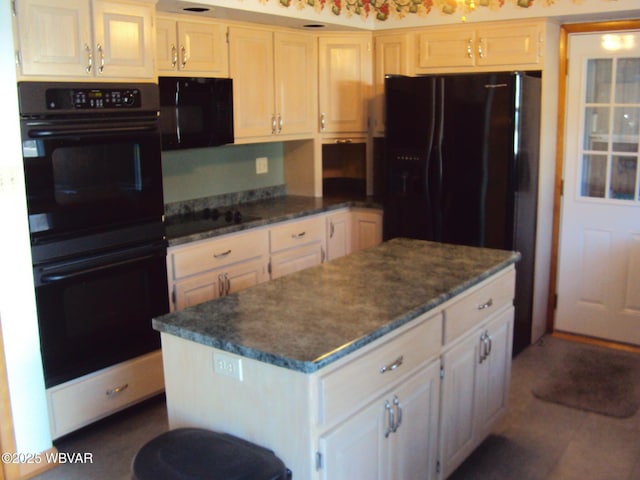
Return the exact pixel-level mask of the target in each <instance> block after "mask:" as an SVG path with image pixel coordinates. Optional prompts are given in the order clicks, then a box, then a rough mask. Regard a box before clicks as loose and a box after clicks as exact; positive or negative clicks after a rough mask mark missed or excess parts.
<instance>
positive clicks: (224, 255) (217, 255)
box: [213, 249, 231, 258]
mask: <svg viewBox="0 0 640 480" xmlns="http://www.w3.org/2000/svg"><path fill="white" fill-rule="evenodd" d="M230 253H231V249H229V250H227V251H226V252H222V253H214V254H213V258H220V257H226V256H227V255H229V254H230Z"/></svg>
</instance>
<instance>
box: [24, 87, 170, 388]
mask: <svg viewBox="0 0 640 480" xmlns="http://www.w3.org/2000/svg"><path fill="white" fill-rule="evenodd" d="M18 98H19V104H20V117H21V118H20V123H21V135H22V150H23V159H24V170H25V181H26V192H27V204H28V212H29V229H30V236H31V251H32V260H33V272H34V282H35V290H36V303H37V309H38V324H39V329H40V344H41V351H42V359H43V365H44V374H45V384H46V386H47V388H48V387H52V386H54V385H57V384H60V383H63V382H66V381H68V380H71V379H73V378H77V377H79V376H82V375H85V374H87V373H90V372H94V371H97V370H99V369H102V368H105V367H108V366H110V365H114V364H116V363H119V362H122V361H125V360H127V359H130V358H133V357H136V356H139V355H142V354H144V353H147V352H150V351H153V350H156V349H158V348H159V347H160V340H159V336H158V333H157V332H155V331H154V330H153V329H152V327H151V318H152V317H153V316H156V315H160V314H163V313H166V312H168V310H169V303H168V293H167V273H166V252H167V243H166V240H165V235H164V232H165V230H164V224H163V214H164V202H163V195H162V165H161V157H160V148H161V147H160V133H159V128H158V111H159V98H158V89H157V85H156V84H152V83H149V84H146V83H145V84H126V85H124V84H80V83H66V82H65V83H46V82H24V83H19V84H18Z"/></svg>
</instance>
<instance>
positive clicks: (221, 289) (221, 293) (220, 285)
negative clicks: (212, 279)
mask: <svg viewBox="0 0 640 480" xmlns="http://www.w3.org/2000/svg"><path fill="white" fill-rule="evenodd" d="M224 286H225V285H224V277H223V276H222V274H219V275H218V296H219V297H222V296H224Z"/></svg>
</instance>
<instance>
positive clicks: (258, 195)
mask: <svg viewBox="0 0 640 480" xmlns="http://www.w3.org/2000/svg"><path fill="white" fill-rule="evenodd" d="M286 194H287V186H286V185H274V186H272V187H266V188H258V189H254V190H245V191H241V192H234V193H225V194H221V195H210V196H207V197H202V198H194V199H192V200H184V201H178V202H173V203H165V206H164V213H165V215H166V216H167V217H172V216H174V215H183V214H185V213H190V212H200V211H202V210H204V209H205V208H220V207H228V206H231V205H239V204H242V203H247V202H252V201H256V200H266V199H269V198H274V197H281V196H283V195H286Z"/></svg>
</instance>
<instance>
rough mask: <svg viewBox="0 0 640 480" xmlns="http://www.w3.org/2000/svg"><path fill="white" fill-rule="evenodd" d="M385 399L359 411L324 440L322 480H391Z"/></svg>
mask: <svg viewBox="0 0 640 480" xmlns="http://www.w3.org/2000/svg"><path fill="white" fill-rule="evenodd" d="M385 402H386V400H385V399H379V400H376V401H375V402H373V403H372V404H371V405H369V406H368V407H366V408H364V409H363V410H361V411H359V412H358V413H356V414H355V415H353V416H352V417H350V418H349V420H347V421H346V422H344V423H342V424H341V425H340V426H338V427H337V428H336V429H334V430H332V431H331V432H329V433H328V434H326V435H324V436H323V437H321V438H320V444H319V447H320V452H321V453H322V466H321V468H320V478H321V479H322V480H337V479H354V480H355V479H367V480H388V479H389V478H392V477H389V476H388V473H387V472H388V465H389V461H388V458H387V455H388V454H389V449H388V446H387V443H388V440H389V437H388V436H387V437H385V430H386V429H387V427H388V422H387V419H388V415H387V410H386V408H385Z"/></svg>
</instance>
